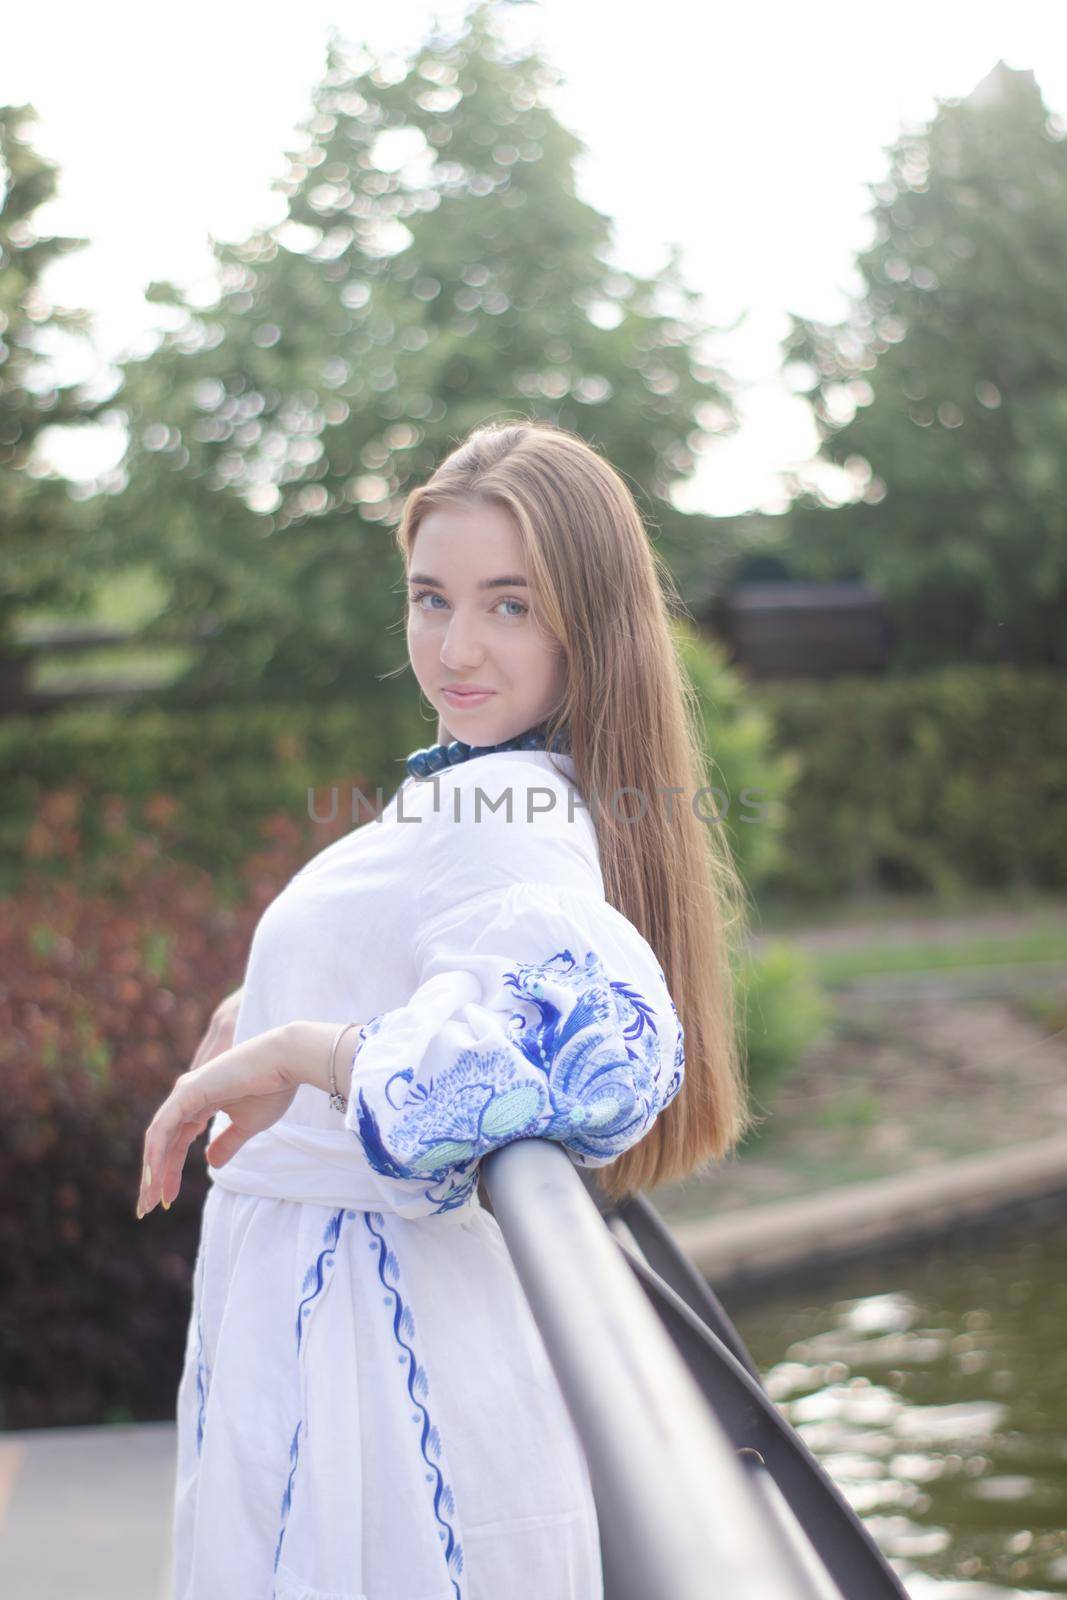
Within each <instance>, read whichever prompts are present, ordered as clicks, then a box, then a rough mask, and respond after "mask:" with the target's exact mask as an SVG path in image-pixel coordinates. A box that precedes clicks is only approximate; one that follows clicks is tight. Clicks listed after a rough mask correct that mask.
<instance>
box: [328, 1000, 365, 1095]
mask: <svg viewBox="0 0 1067 1600" xmlns="http://www.w3.org/2000/svg"><path fill="white" fill-rule="evenodd" d="M358 1026H359V1024H358V1022H344V1023H342V1024H341V1026H340V1027H339V1028H338V1030H337V1032H336V1034H335V1035H334V1041H333V1049H332V1050H331V1051H330V1104H331V1106H332V1107H333V1109H334V1110H335V1111H340V1113H341V1115H342V1116H343V1115H344V1113H345V1112H346V1111H347V1110H348V1100H347V1098H346V1097H345V1096H344V1095H343V1094H342V1093H341V1092H340V1090H339V1089H338V1087H337V1073H336V1069H335V1067H334V1058H335V1056H336V1055H337V1046H338V1045H339V1044H340V1043H341V1040H342V1039H343V1038H344V1036H345V1034H346V1033H347V1032H348V1030H349V1028H358Z"/></svg>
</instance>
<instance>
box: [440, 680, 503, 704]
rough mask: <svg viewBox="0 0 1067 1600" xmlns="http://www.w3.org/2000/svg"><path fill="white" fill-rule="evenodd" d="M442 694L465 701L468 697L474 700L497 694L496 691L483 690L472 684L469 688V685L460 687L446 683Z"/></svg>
mask: <svg viewBox="0 0 1067 1600" xmlns="http://www.w3.org/2000/svg"><path fill="white" fill-rule="evenodd" d="M442 693H443V694H450V695H452V696H453V697H454V698H455V699H456V700H464V699H466V698H467V696H468V695H469V696H470V697H471V698H474V697H476V696H481V695H486V694H495V693H496V690H495V689H482V688H480V687H479V686H478V685H477V684H471V685H469V686H468V685H467V684H463V685H462V686H460V685H458V684H454V683H446V684H445V685H444V687H443V689H442Z"/></svg>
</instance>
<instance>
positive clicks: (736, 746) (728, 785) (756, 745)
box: [673, 620, 800, 893]
mask: <svg viewBox="0 0 1067 1600" xmlns="http://www.w3.org/2000/svg"><path fill="white" fill-rule="evenodd" d="M673 631H674V637H675V640H676V643H677V645H678V648H679V651H680V654H681V658H682V662H683V664H684V667H685V670H686V673H687V675H688V677H689V678H690V680H691V682H692V684H693V687H694V689H695V691H696V694H697V698H698V701H699V705H700V710H701V714H702V716H703V721H704V749H705V752H706V755H707V761H708V769H709V770H708V775H709V779H710V786H711V788H712V789H713V790H715V791H717V792H715V793H713V794H709V795H705V796H704V797H703V798H702V800H701V802H700V811H701V814H702V815H704V816H706V817H708V818H711V817H713V816H715V817H718V818H719V819H720V821H719V822H718V823H715V824H714V826H721V827H722V828H723V829H724V831H725V835H726V840H727V843H728V844H729V847H730V852H731V854H732V856H733V859H734V861H735V863H736V865H737V867H738V870H739V871H740V873H741V876H742V878H743V879H744V881H745V884H746V886H747V887H748V889H749V891H750V892H753V893H754V892H756V891H758V890H759V888H760V886H761V885H762V884H763V883H764V882H765V881H766V880H767V878H768V877H769V875H770V874H771V873H772V872H773V870H774V868H775V867H776V866H777V865H778V864H779V859H780V855H781V849H782V835H783V828H784V825H785V815H786V808H787V806H788V800H789V795H790V792H791V790H792V786H793V783H794V781H795V779H796V776H797V773H798V771H799V765H800V763H799V760H798V758H797V756H796V755H795V754H793V753H790V752H785V751H781V750H777V749H776V748H775V743H774V741H775V729H774V719H773V716H772V715H771V713H770V712H769V711H768V709H767V708H766V707H765V706H763V705H761V704H760V703H759V702H758V700H756V699H755V698H754V697H753V695H752V692H751V689H750V686H749V684H748V682H747V680H746V678H745V677H744V675H743V674H742V673H740V672H739V671H738V670H737V669H736V668H735V667H733V666H731V665H730V664H729V661H728V659H727V651H726V648H725V646H723V645H721V644H719V643H718V642H717V641H714V640H710V641H709V640H708V639H705V638H702V637H701V635H700V634H699V633H697V631H696V630H695V629H694V628H693V627H691V626H690V625H688V624H685V623H682V622H679V621H677V620H676V621H675V622H674V624H673Z"/></svg>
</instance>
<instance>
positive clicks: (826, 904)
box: [752, 888, 1067, 935]
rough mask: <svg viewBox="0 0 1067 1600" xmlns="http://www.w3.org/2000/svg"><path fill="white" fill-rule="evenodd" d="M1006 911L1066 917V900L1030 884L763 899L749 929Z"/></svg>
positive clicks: (801, 929)
mask: <svg viewBox="0 0 1067 1600" xmlns="http://www.w3.org/2000/svg"><path fill="white" fill-rule="evenodd" d="M1005 913H1007V914H1011V915H1017V916H1027V915H1030V914H1031V913H1034V914H1037V915H1039V916H1040V915H1041V914H1042V913H1046V914H1051V915H1053V916H1055V915H1059V916H1060V917H1061V918H1064V919H1067V902H1065V901H1064V899H1063V897H1062V895H1058V896H1052V895H1049V894H1048V892H1047V891H1044V890H1041V889H1033V888H988V889H967V890H961V891H960V892H959V893H958V894H954V895H944V894H932V893H931V894H901V893H897V894H890V893H888V892H880V893H876V894H864V895H855V896H851V897H849V898H848V899H844V900H821V901H814V902H811V903H810V904H797V903H796V902H794V901H786V900H774V899H766V900H764V901H762V902H761V903H760V906H759V910H758V912H757V913H756V916H755V918H754V925H753V930H752V931H753V932H754V933H756V934H760V935H778V934H781V935H786V934H790V933H806V932H808V931H814V930H816V929H819V928H839V927H857V926H861V927H864V928H870V927H871V926H872V925H876V924H881V923H893V922H900V921H908V922H922V921H929V922H936V921H941V920H943V919H945V918H949V917H953V918H956V917H958V918H960V919H962V918H965V917H982V916H997V915H1001V914H1005Z"/></svg>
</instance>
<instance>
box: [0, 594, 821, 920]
mask: <svg viewBox="0 0 1067 1600" xmlns="http://www.w3.org/2000/svg"><path fill="white" fill-rule="evenodd" d="M675 628H676V630H677V631H676V640H677V643H678V647H679V649H680V651H681V654H682V658H683V661H684V665H685V669H686V671H687V672H688V674H689V675H690V677H691V679H692V681H693V685H694V689H695V692H696V694H697V697H698V702H699V705H700V708H701V712H702V715H703V718H704V723H705V727H706V730H707V732H706V739H707V745H706V749H707V754H708V759H709V763H710V769H711V770H710V777H711V783H712V785H713V786H714V788H715V789H717V790H718V791H719V793H716V794H711V795H708V796H706V797H705V799H704V801H703V802H702V810H703V813H704V814H705V815H706V816H707V817H708V818H709V825H713V824H711V823H710V819H711V818H712V817H713V816H715V815H720V816H722V818H723V820H722V826H724V827H725V829H726V831H727V835H728V839H729V843H730V846H731V849H732V850H733V853H734V856H735V859H736V860H737V863H738V866H739V867H740V870H741V872H742V874H743V876H744V877H745V880H746V882H747V883H748V885H749V887H750V889H754V888H757V887H758V885H759V883H760V882H761V881H762V880H763V879H764V878H765V877H766V876H767V874H768V873H769V872H770V871H771V870H772V868H773V867H774V865H775V863H776V861H777V859H778V857H777V844H776V841H777V839H778V836H779V835H780V832H781V829H782V826H783V809H784V801H785V796H786V794H787V792H788V787H789V781H790V778H789V774H790V772H791V770H792V768H793V767H794V766H795V757H789V756H781V755H776V754H775V753H774V751H773V749H772V748H771V741H772V738H773V727H772V722H771V719H770V717H769V716H768V714H767V713H766V712H765V711H763V710H762V709H760V708H759V707H757V706H754V705H753V704H752V703H751V700H750V699H749V697H748V696H747V694H746V691H745V688H744V684H743V681H742V680H741V678H740V677H739V675H738V674H737V673H736V672H735V671H734V669H733V668H731V667H729V666H728V665H727V664H726V662H725V658H724V653H723V651H722V649H721V648H720V647H719V646H717V645H709V644H708V643H707V642H706V641H704V640H702V639H701V638H700V637H699V635H698V634H696V633H695V631H694V630H693V629H692V628H691V627H690V626H688V625H687V624H685V623H684V622H676V623H675ZM435 732H436V719H433V720H432V721H427V720H425V719H424V718H423V716H422V714H421V713H420V712H419V711H418V709H417V707H416V706H415V705H414V704H413V703H412V702H411V701H410V699H409V701H408V703H407V704H401V705H398V706H396V707H393V708H391V709H390V711H389V714H388V715H386V714H384V713H383V711H382V708H381V707H380V705H378V704H377V703H374V704H372V703H371V702H370V701H368V702H366V703H363V704H357V703H346V702H343V701H338V702H336V703H334V704H328V705H325V706H319V705H311V704H302V705H301V704H294V705H286V704H282V705H279V706H225V705H222V706H215V707H202V708H195V709H194V708H180V707H179V708H173V709H171V708H164V707H154V708H153V707H140V708H136V709H128V710H125V709H124V710H120V709H117V708H107V707H94V708H92V709H79V710H74V711H70V712H64V713H55V714H54V715H51V716H49V717H47V718H44V719H40V718H36V717H19V718H16V717H11V718H7V719H5V720H4V721H3V722H0V783H2V784H3V787H4V791H5V794H6V797H7V806H6V808H5V813H4V816H3V818H2V819H0V891H2V890H3V889H4V888H5V887H9V886H11V885H12V884H13V883H15V882H17V881H18V874H19V872H20V870H21V863H22V861H23V859H24V858H30V859H32V860H33V862H35V863H36V868H37V870H41V871H44V870H47V863H48V862H49V861H51V862H52V863H53V867H54V870H55V871H56V872H57V873H62V872H64V871H66V870H67V865H66V857H65V853H64V850H63V849H62V848H60V847H59V846H58V845H57V843H56V840H57V839H59V838H60V837H61V835H62V830H61V829H59V830H54V829H53V827H52V824H51V823H50V822H49V821H48V819H47V817H45V816H44V815H43V813H42V809H41V808H42V805H43V804H44V800H45V797H46V796H47V795H49V794H50V793H53V792H54V791H57V790H59V791H64V792H69V793H70V794H72V795H76V796H78V797H80V798H79V802H78V803H79V817H80V832H79V840H80V844H79V848H80V851H81V859H82V863H83V869H84V867H85V865H86V864H87V863H90V862H92V861H95V860H96V859H97V857H98V856H99V857H100V858H101V859H102V860H105V861H106V857H107V854H108V852H109V851H110V850H111V849H112V847H113V838H112V833H111V830H110V821H109V818H110V817H111V810H112V808H113V807H114V806H124V807H127V808H129V811H130V815H131V817H132V818H134V819H138V818H139V819H141V820H142V821H145V820H147V819H149V818H151V819H153V820H154V825H155V826H156V827H157V828H158V830H159V834H158V837H159V839H160V842H161V843H163V844H164V845H165V847H166V849H167V851H168V853H169V854H170V855H172V856H173V857H174V858H175V859H179V860H185V861H188V862H190V863H192V864H195V865H198V866H200V867H202V868H204V869H205V870H207V871H210V872H211V873H212V875H213V876H214V878H215V882H216V889H217V892H218V894H219V896H220V898H221V899H223V900H225V899H226V898H227V897H228V896H229V895H230V894H231V893H232V892H233V890H234V880H233V873H234V871H235V870H236V869H239V868H240V865H241V863H242V862H243V861H244V858H245V856H246V854H247V851H248V848H249V841H250V840H251V839H253V838H254V837H255V835H256V830H257V829H258V828H259V827H260V826H262V825H263V823H264V821H265V819H267V818H269V817H271V816H272V815H276V814H278V813H281V812H283V811H284V813H285V814H286V815H288V816H289V817H290V818H291V825H292V827H293V828H294V829H295V830H297V832H298V833H299V836H300V838H301V839H302V840H303V843H304V848H305V849H306V853H307V855H311V854H312V853H313V851H314V850H315V849H317V848H321V845H322V843H323V842H325V837H326V835H325V834H324V833H323V832H322V828H323V826H325V823H324V824H318V823H315V822H313V821H312V819H311V816H310V815H309V811H314V813H315V816H316V817H322V818H324V819H325V818H327V816H328V815H329V814H330V812H331V811H332V809H333V804H334V802H333V793H332V791H333V790H334V789H336V791H337V795H336V806H337V811H338V817H337V819H336V823H331V824H330V825H329V826H330V828H331V829H332V830H333V831H331V832H330V834H329V836H330V837H331V838H332V837H334V836H335V833H336V831H337V829H339V830H340V831H341V832H345V831H347V829H348V828H350V827H353V826H356V825H358V823H360V822H362V821H365V820H366V817H367V812H366V810H365V809H364V810H360V811H359V812H358V813H357V815H355V816H353V815H352V810H351V798H350V795H351V791H352V790H353V789H356V790H360V789H362V792H363V793H364V794H365V795H366V796H367V799H368V801H372V802H373V801H374V800H375V799H376V796H377V790H378V788H379V786H380V787H381V791H382V798H383V803H384V802H387V801H388V800H390V799H391V798H392V796H393V794H394V793H395V791H396V789H397V787H398V785H399V783H400V781H401V779H402V778H403V777H404V776H405V768H404V759H405V757H406V755H407V754H408V752H409V751H411V750H414V749H417V748H419V747H420V746H422V745H426V744H430V743H432V742H433V739H434V735H435ZM356 752H358V755H357V754H356ZM746 790H751V791H754V792H755V797H754V798H753V799H751V800H750V801H746V800H745V799H744V795H745V792H746ZM309 792H313V803H312V805H311V806H310V807H309V800H308V796H309ZM164 797H165V798H164ZM761 806H767V807H768V815H767V817H766V820H763V819H761V820H760V821H759V822H744V821H741V820H740V819H741V818H744V817H748V818H752V817H755V816H756V815H757V807H761ZM53 833H54V834H55V837H53Z"/></svg>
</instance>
